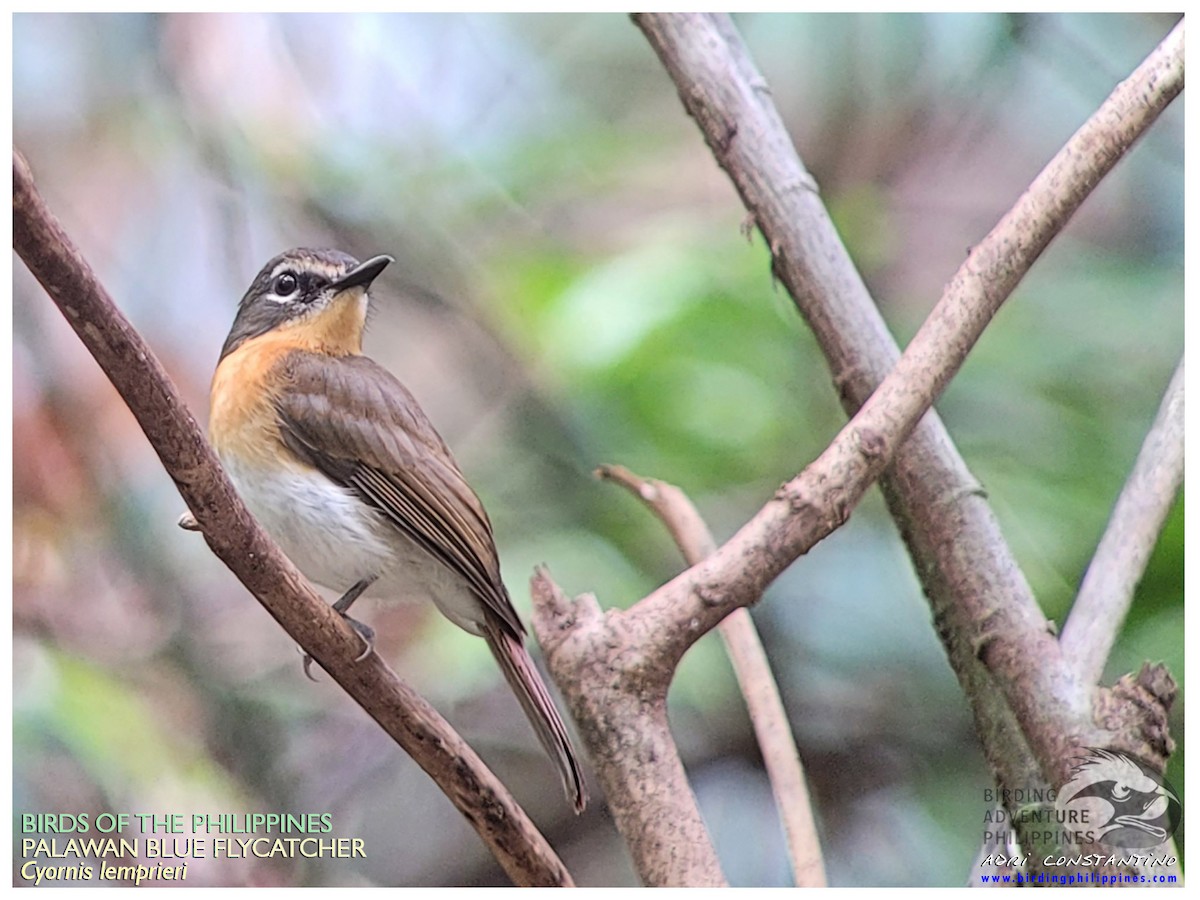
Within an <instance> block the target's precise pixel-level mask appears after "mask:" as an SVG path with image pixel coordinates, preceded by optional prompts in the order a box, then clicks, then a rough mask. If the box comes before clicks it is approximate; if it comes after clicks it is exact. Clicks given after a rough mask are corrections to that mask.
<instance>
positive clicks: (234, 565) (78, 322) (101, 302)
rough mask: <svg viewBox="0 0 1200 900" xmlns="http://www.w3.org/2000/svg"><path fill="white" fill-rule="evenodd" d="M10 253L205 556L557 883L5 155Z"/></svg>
mask: <svg viewBox="0 0 1200 900" xmlns="http://www.w3.org/2000/svg"><path fill="white" fill-rule="evenodd" d="M13 247H14V248H15V249H16V251H17V253H18V254H19V255H20V257H21V259H22V260H24V262H25V264H26V265H27V266H28V267H29V270H30V271H31V272H32V273H33V275H34V277H36V278H37V280H38V281H39V282H41V284H42V286H43V287H44V288H45V289H46V292H47V293H48V294H49V295H50V298H51V299H52V300H53V301H54V302H55V304H56V305H57V306H58V308H59V309H60V310H61V311H62V313H63V315H64V316H65V317H66V319H67V321H68V322H69V323H70V325H71V327H72V328H74V329H75V332H76V334H78V335H79V338H80V340H81V341H82V342H83V344H84V346H86V347H87V349H88V351H89V352H90V353H91V354H92V356H94V357H95V359H96V362H98V363H99V364H100V368H101V369H103V370H104V373H105V374H106V375H107V376H108V377H109V379H110V380H111V381H112V383H113V385H114V387H116V389H117V390H118V392H120V394H121V396H122V398H124V400H125V402H126V404H127V405H128V406H129V409H130V411H131V412H132V413H133V415H134V416H135V418H136V419H137V421H138V424H139V425H140V426H141V428H142V430H143V431H144V432H145V434H146V437H147V438H148V439H149V441H150V444H151V445H152V446H153V448H154V451H155V452H156V453H157V454H158V457H159V459H160V460H161V461H162V464H163V467H164V468H165V469H166V470H167V473H168V474H169V475H170V476H171V478H172V479H173V480H174V482H175V485H176V487H178V488H179V493H180V494H181V495H182V496H183V499H184V501H185V502H186V503H187V505H188V507H189V508H190V509H191V512H192V514H193V515H194V517H195V519H196V521H197V523H199V525H200V527H201V528H202V530H203V531H204V538H205V540H206V541H207V542H208V545H209V546H210V547H211V548H212V550H213V552H214V553H215V554H216V555H217V556H218V557H220V559H221V560H222V561H223V562H224V563H225V564H226V565H227V566H229V568H230V569H231V570H232V571H233V573H234V574H235V575H236V576H237V577H238V579H239V580H241V582H242V583H243V584H244V585H246V587H247V588H248V589H249V590H250V592H251V593H252V594H254V596H255V597H257V598H258V600H259V602H260V603H262V605H263V606H264V607H265V608H266V610H267V612H269V613H270V614H271V616H272V617H273V618H274V619H275V620H276V621H277V622H279V624H280V625H281V626H283V628H284V630H285V631H287V633H288V634H289V635H291V637H292V638H293V639H294V640H295V641H296V642H297V643H298V644H299V645H300V646H301V647H303V648H304V649H305V650H306V651H307V652H308V653H310V654H312V656H313V658H314V659H316V660H317V662H319V663H320V664H321V666H322V667H323V668H324V669H325V670H326V671H327V672H328V673H329V674H330V676H331V677H332V678H333V679H334V680H335V681H337V683H338V684H340V685H341V686H342V687H343V688H344V689H345V690H346V692H347V693H348V694H349V695H350V696H351V697H353V698H354V700H355V701H356V702H357V703H358V704H359V705H360V706H362V708H363V709H365V710H366V711H367V713H368V714H369V715H370V716H371V717H372V718H373V719H375V721H376V722H378V723H379V724H380V726H381V727H382V728H383V729H384V730H385V731H386V732H387V733H388V734H389V735H391V737H392V738H393V739H394V740H395V741H396V742H397V743H398V744H399V745H400V746H401V747H403V748H404V750H405V751H406V752H407V753H408V754H409V755H410V756H412V758H413V759H414V760H416V762H417V764H418V765H420V766H421V768H422V769H424V770H425V771H426V772H427V773H428V774H429V775H430V777H431V778H433V780H434V781H435V782H436V783H437V784H438V786H439V787H440V788H441V789H442V790H443V791H444V792H445V793H446V795H447V796H448V797H449V798H450V800H451V802H452V803H453V804H454V805H455V806H456V807H457V808H458V810H459V811H460V812H461V813H462V814H463V815H464V816H466V818H467V820H468V821H469V822H470V823H471V824H472V826H474V828H475V830H476V831H477V832H479V835H480V837H481V838H483V840H484V843H486V844H487V846H488V848H489V849H490V850H491V851H492V853H493V854H494V855H495V857H496V859H497V860H498V861H499V863H500V865H501V866H503V867H504V870H505V871H506V872H507V873H508V874H509V876H510V877H511V878H512V879H513V881H515V882H516V883H518V884H522V885H547V886H549V885H565V884H570V883H571V878H570V875H569V873H568V872H567V871H566V868H565V867H564V866H563V864H562V862H561V861H560V860H559V859H558V857H557V856H556V855H555V854H554V851H553V850H552V849H551V848H550V846H549V844H547V843H546V840H545V838H543V837H542V835H541V834H540V833H539V832H538V831H537V829H536V828H535V827H534V825H533V823H532V822H531V821H530V820H529V818H528V816H526V815H525V812H524V811H523V810H522V809H521V808H520V807H519V806H518V805H517V804H516V802H515V801H514V800H513V799H512V797H511V795H510V794H509V793H508V791H507V789H506V788H505V787H504V785H502V784H501V783H500V782H499V781H498V780H497V779H496V777H495V776H494V775H493V774H492V773H491V772H490V771H489V770H488V769H487V767H486V766H485V765H484V764H483V762H482V761H481V760H480V759H479V757H478V756H476V754H475V752H474V751H473V750H471V748H470V747H469V746H467V744H466V742H465V741H463V739H462V738H461V737H459V736H458V734H457V733H456V732H455V731H454V730H453V729H452V728H451V727H450V726H449V724H448V723H447V722H446V721H445V720H444V719H442V717H441V716H440V715H438V713H437V711H436V710H434V709H433V707H431V706H430V705H429V704H428V703H426V702H425V700H424V699H423V698H421V697H420V696H419V695H418V694H417V693H416V692H414V691H413V690H412V689H411V688H410V687H408V686H407V685H406V684H404V683H403V682H402V681H400V680H399V679H398V678H397V677H396V675H395V673H394V672H392V670H391V669H390V668H388V666H387V664H386V663H385V662H384V661H383V660H382V659H380V658H379V656H378V655H376V654H372V655H371V656H369V657H368V658H367V659H365V660H363V661H362V662H355V657H357V656H358V655H359V653H360V652H361V649H362V644H361V640H360V639H359V638H358V636H357V635H356V634H355V633H354V632H353V631H351V630H350V628H349V627H347V625H346V624H345V622H344V621H343V620H342V619H341V617H340V616H338V615H337V614H336V613H335V612H333V610H332V609H331V608H330V606H329V604H327V603H325V602H324V601H322V600H321V599H320V598H319V597H318V596H317V595H316V594H315V593H314V592H313V590H312V588H311V587H310V586H309V585H308V583H307V582H306V581H304V579H303V577H302V576H301V575H300V573H299V572H298V571H297V570H296V568H295V566H293V565H292V564H291V562H290V561H288V559H287V558H286V557H285V556H284V555H283V554H282V553H281V552H280V551H279V550H278V548H277V547H275V545H274V544H273V543H272V542H271V541H270V539H269V538H268V537H267V536H266V535H265V534H264V533H263V531H262V530H261V529H260V528H259V527H258V525H257V524H256V523H255V522H254V520H253V519H252V518H251V516H250V514H249V512H248V511H247V510H246V508H245V506H244V505H243V504H242V501H241V499H240V498H239V497H238V496H237V494H236V493H235V491H234V490H233V487H232V486H231V485H230V483H229V481H228V479H227V478H226V477H225V474H224V472H223V471H222V469H221V467H220V465H219V464H218V462H217V460H216V457H215V456H214V455H213V453H212V451H211V450H210V448H209V446H208V444H207V442H206V441H205V439H204V436H203V433H202V432H201V430H200V427H199V425H197V424H196V420H195V419H194V418H193V417H192V415H191V413H190V412H189V411H188V409H187V407H186V406H185V405H184V403H183V401H182V399H181V398H180V397H179V395H178V393H177V392H176V390H175V387H174V385H173V384H172V383H171V381H170V379H169V377H168V376H167V373H166V372H165V370H164V369H163V368H162V365H161V364H160V363H159V361H158V359H157V358H156V357H155V356H154V354H153V352H152V351H151V350H150V348H149V346H148V345H147V344H146V343H145V342H144V341H143V340H142V338H141V336H140V335H139V334H138V333H137V331H136V330H134V328H133V326H131V325H130V324H129V322H128V321H127V320H126V319H125V317H124V316H123V315H122V314H121V313H120V311H119V310H118V309H117V308H116V306H115V305H114V304H113V302H112V299H111V298H110V297H109V296H108V294H107V292H106V291H105V290H104V288H103V287H102V286H101V285H100V283H99V281H98V280H97V279H96V276H95V275H94V274H93V272H92V270H91V267H90V266H88V264H87V262H86V261H85V260H84V259H83V256H82V255H81V254H80V253H79V251H78V250H77V249H75V247H74V246H73V245H72V243H71V241H70V239H69V238H68V237H67V235H66V233H65V232H64V231H63V229H62V226H61V225H60V224H59V223H58V221H57V219H55V218H54V216H53V214H52V213H51V212H50V211H49V210H48V209H47V208H46V205H45V203H44V201H43V200H42V198H41V196H40V195H39V194H38V192H37V189H36V187H35V186H34V183H33V176H32V174H31V173H30V171H29V166H28V164H27V163H26V162H25V160H24V158H23V157H22V156H21V155H20V154H19V153H18V152H17V151H16V150H15V149H14V150H13Z"/></svg>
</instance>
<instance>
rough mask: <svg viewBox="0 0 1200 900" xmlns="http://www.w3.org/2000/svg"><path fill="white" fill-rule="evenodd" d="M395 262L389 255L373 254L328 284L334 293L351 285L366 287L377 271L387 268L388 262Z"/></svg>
mask: <svg viewBox="0 0 1200 900" xmlns="http://www.w3.org/2000/svg"><path fill="white" fill-rule="evenodd" d="M391 262H395V260H394V259H392V257H390V256H375V257H372V258H371V259H368V260H367V261H366V262H364V263H359V264H358V265H357V266H355V267H354V268H353V269H351V270H350V271H349V272H347V273H346V274H345V275H343V276H342V277H341V278H339V279H338V280H337V281H335V282H334V283H333V284H331V285H330V287H331V288H333V292H334V293H335V294H340V293H341V292H342V291H346V290H349V289H350V288H353V287H361V288H367V287H370V286H371V282H372V281H374V280H375V279H376V278H377V277H378V276H379V273H380V272H382V271H383V270H384V269H386V268H387V266H388V263H391Z"/></svg>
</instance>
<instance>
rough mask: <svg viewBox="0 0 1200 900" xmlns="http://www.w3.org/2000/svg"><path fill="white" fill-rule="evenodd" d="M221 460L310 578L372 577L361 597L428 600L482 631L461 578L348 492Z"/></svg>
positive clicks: (299, 474) (313, 476)
mask: <svg viewBox="0 0 1200 900" xmlns="http://www.w3.org/2000/svg"><path fill="white" fill-rule="evenodd" d="M222 462H224V464H225V468H226V471H227V472H228V473H229V477H230V479H231V480H232V481H233V483H234V486H235V487H237V489H238V493H239V494H241V496H242V499H243V500H244V501H245V503H246V506H247V507H249V509H250V512H252V513H253V514H254V517H255V518H256V519H258V521H259V523H260V524H261V525H262V527H263V528H264V529H265V530H266V531H267V533H268V534H269V535H271V537H272V538H273V539H274V541H275V543H277V544H278V545H279V547H280V549H281V550H283V552H284V553H285V554H287V556H288V558H289V559H290V560H291V561H292V562H293V563H295V565H296V568H298V569H299V570H300V571H301V572H303V573H304V576H305V577H306V578H308V579H309V580H310V581H313V582H316V583H317V584H320V585H322V586H324V587H327V588H329V589H331V590H333V591H336V592H338V593H339V594H341V593H344V592H345V591H347V590H349V589H350V588H351V587H353V586H354V585H355V584H356V583H357V582H359V581H361V580H362V579H364V578H372V577H373V578H375V582H374V583H373V584H372V585H371V586H370V587H369V588H368V589H367V591H366V592H365V593H364V595H363V596H365V597H376V598H379V599H383V600H391V601H396V600H413V601H422V600H431V601H433V603H435V604H436V605H437V607H438V608H439V609H440V610H441V611H442V613H443V614H445V615H446V616H447V618H449V619H450V620H451V621H452V622H454V623H455V624H456V625H458V626H459V627H461V628H464V629H466V630H467V631H469V632H471V633H473V634H479V633H480V631H479V627H478V626H477V625H476V624H475V623H476V621H478V620H479V618H480V616H481V613H480V611H479V610H480V601H479V600H478V599H477V598H476V597H475V596H474V594H473V592H472V591H471V589H470V587H469V586H468V585H467V583H466V581H465V580H464V579H463V578H462V577H461V576H459V575H458V574H457V573H455V572H454V571H453V570H451V569H450V568H448V567H447V566H445V565H443V564H442V563H441V562H440V561H439V560H437V559H435V558H434V557H432V556H430V555H429V554H428V553H426V552H425V550H423V549H422V548H421V547H419V546H417V545H416V544H415V543H414V542H413V541H412V540H411V539H410V538H408V537H407V536H406V535H404V534H403V533H401V532H400V531H399V530H397V529H396V528H395V526H393V525H391V524H390V523H389V522H388V521H387V520H386V519H385V517H384V516H383V515H382V514H381V513H378V512H376V511H374V510H372V509H370V508H369V507H367V506H366V505H365V504H364V503H363V501H362V500H360V499H359V498H358V497H357V496H355V495H354V493H353V492H352V491H350V490H348V489H347V488H344V487H341V486H340V485H337V484H335V483H334V482H332V481H330V480H329V479H328V478H326V477H325V476H324V475H322V474H321V473H320V472H317V471H316V470H312V469H299V468H294V469H287V470H283V471H281V472H278V473H270V474H264V473H263V472H262V471H261V470H257V469H256V470H253V471H250V470H249V469H247V468H243V466H242V465H240V464H239V462H238V461H237V460H236V459H228V460H226V459H223V460H222Z"/></svg>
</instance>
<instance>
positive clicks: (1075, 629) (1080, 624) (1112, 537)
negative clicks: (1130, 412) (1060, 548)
mask: <svg viewBox="0 0 1200 900" xmlns="http://www.w3.org/2000/svg"><path fill="white" fill-rule="evenodd" d="M1183 380H1184V379H1183V360H1182V359H1181V360H1180V361H1179V367H1178V368H1176V370H1175V374H1174V376H1173V377H1172V378H1171V383H1170V385H1169V386H1168V387H1167V392H1166V394H1165V395H1164V397H1163V400H1162V404H1161V405H1160V406H1159V409H1158V415H1157V416H1156V417H1155V419H1154V424H1153V425H1152V426H1151V428H1150V431H1149V432H1148V433H1147V434H1146V439H1145V440H1144V441H1143V442H1142V449H1141V450H1140V451H1139V453H1138V457H1137V460H1136V461H1135V462H1134V464H1133V471H1132V472H1130V473H1129V478H1128V480H1127V481H1126V482H1125V486H1124V487H1123V488H1122V489H1121V495H1120V496H1119V497H1118V498H1117V503H1116V506H1115V507H1113V512H1112V518H1111V519H1109V522H1108V527H1107V528H1106V529H1105V531H1104V536H1103V537H1102V538H1101V539H1100V543H1099V545H1098V546H1097V547H1096V553H1095V555H1094V556H1093V557H1092V562H1091V565H1089V566H1088V570H1087V573H1086V574H1085V575H1084V577H1083V583H1082V584H1081V585H1080V587H1079V594H1078V596H1077V597H1076V598H1075V603H1074V605H1073V606H1072V607H1071V614H1070V616H1069V617H1068V618H1067V621H1066V624H1065V625H1064V626H1063V632H1062V637H1061V638H1059V643H1060V644H1061V645H1062V648H1063V653H1064V654H1065V655H1066V657H1067V659H1068V660H1069V661H1070V663H1071V665H1072V666H1074V668H1075V671H1076V673H1077V674H1078V675H1079V680H1080V681H1081V682H1083V683H1084V684H1085V685H1092V684H1095V683H1097V682H1098V681H1099V680H1100V678H1101V677H1102V676H1103V675H1104V664H1105V662H1106V661H1107V660H1108V654H1109V652H1110V651H1111V650H1112V646H1113V644H1114V643H1115V642H1116V640H1117V635H1118V634H1120V633H1121V626H1122V624H1123V623H1124V622H1125V616H1126V615H1127V614H1128V612H1129V607H1130V605H1131V604H1132V603H1133V591H1134V588H1136V587H1137V584H1138V582H1139V581H1141V579H1142V574H1143V573H1144V572H1145V571H1146V564H1147V563H1148V562H1149V561H1150V554H1151V552H1153V550H1154V545H1155V544H1156V543H1157V542H1158V535H1159V532H1160V531H1162V527H1163V523H1164V522H1165V521H1166V519H1167V513H1169V512H1170V511H1171V504H1173V503H1174V502H1175V497H1176V495H1177V494H1178V493H1179V486H1180V485H1181V484H1183Z"/></svg>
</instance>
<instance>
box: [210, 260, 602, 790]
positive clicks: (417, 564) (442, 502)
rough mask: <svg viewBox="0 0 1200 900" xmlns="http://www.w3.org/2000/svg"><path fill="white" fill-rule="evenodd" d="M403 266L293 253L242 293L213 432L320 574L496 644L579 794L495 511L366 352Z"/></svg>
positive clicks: (250, 491) (291, 551) (227, 459)
mask: <svg viewBox="0 0 1200 900" xmlns="http://www.w3.org/2000/svg"><path fill="white" fill-rule="evenodd" d="M390 262H392V258H391V257H390V256H376V257H374V258H373V259H369V260H367V261H366V262H364V263H359V262H358V260H356V259H354V257H352V256H349V255H347V254H345V253H341V252H338V251H336V250H309V249H296V250H289V251H288V252H286V253H283V254H280V255H279V256H277V257H275V258H274V259H272V260H271V261H270V262H268V263H267V264H266V265H265V266H264V267H263V269H262V271H261V272H259V273H258V275H257V277H255V279H254V282H253V283H252V284H251V285H250V289H249V290H248V291H246V295H245V296H244V297H243V298H242V301H241V303H240V304H239V305H238V311H237V316H236V317H235V318H234V320H233V327H232V328H231V329H230V332H229V337H228V338H226V340H225V346H224V347H222V349H221V359H220V361H219V362H218V364H217V370H216V373H215V374H214V375H213V382H212V393H211V398H210V399H211V408H210V416H209V436H210V438H211V441H212V444H213V447H214V448H215V449H216V452H217V455H218V456H219V457H220V459H221V462H222V464H223V465H224V466H225V469H226V471H227V472H228V473H229V477H230V478H231V479H232V481H233V483H234V485H235V486H236V487H237V489H238V492H239V493H240V494H241V496H242V498H243V500H244V501H245V503H246V505H247V506H248V507H249V508H250V511H251V512H252V513H253V514H254V516H255V518H257V519H258V521H259V523H261V525H262V526H263V528H264V529H266V531H267V533H268V534H270V535H271V537H272V538H274V540H275V542H276V543H278V544H279V546H280V547H281V548H282V549H283V551H284V553H286V554H287V556H288V557H289V558H290V559H291V560H292V562H293V563H295V564H296V567H297V568H299V569H300V571H301V572H303V573H304V574H305V576H306V577H308V578H309V579H310V580H312V581H315V582H316V583H318V584H321V585H324V586H325V587H328V588H330V589H332V590H335V591H344V592H345V593H343V594H342V596H341V599H339V600H338V601H337V602H336V603H335V604H334V608H335V609H336V610H337V611H338V612H339V613H341V614H342V615H343V616H344V617H345V618H346V619H347V621H348V622H349V623H350V624H351V625H353V626H354V627H355V628H356V630H357V631H358V632H359V634H360V635H362V636H363V639H364V643H365V646H366V650H365V651H364V654H363V655H364V656H365V655H367V654H369V653H370V652H371V648H372V644H371V640H372V636H373V632H372V631H371V629H369V628H368V627H367V626H365V625H363V624H362V623H359V622H357V621H355V620H353V619H351V618H350V617H349V616H348V615H347V613H348V611H349V609H350V606H351V604H353V603H354V601H355V600H356V599H358V597H360V596H364V595H365V596H368V597H379V598H382V599H388V600H408V599H412V600H425V599H428V600H432V601H433V603H434V604H435V605H436V606H437V608H438V609H439V610H441V611H442V613H443V614H444V615H445V616H446V617H447V618H448V619H450V621H452V622H453V623H454V624H455V625H458V626H459V627H460V628H463V629H465V630H466V631H469V632H470V633H471V634H475V635H480V636H481V637H483V638H484V640H486V641H487V644H488V647H490V648H491V651H492V655H493V656H495V658H496V661H497V662H498V663H499V664H500V668H501V670H503V672H504V677H505V678H506V679H507V681H508V683H509V685H510V686H511V687H512V689H513V691H514V693H516V695H517V699H518V700H519V701H520V703H521V706H522V708H523V709H524V710H525V714H526V716H528V717H529V721H530V722H531V723H532V725H533V728H534V731H535V732H536V733H537V736H538V738H539V740H540V741H541V743H542V746H543V747H545V749H546V752H547V753H548V754H549V755H550V757H551V758H552V759H553V760H554V761H555V763H556V764H557V765H558V768H559V771H560V773H561V775H562V780H563V785H564V788H565V790H566V793H567V798H568V800H569V801H570V802H571V803H572V804H573V805H574V807H575V811H576V812H580V811H582V810H583V808H584V806H585V804H586V803H587V793H586V788H585V786H584V782H583V776H582V774H581V772H580V769H579V763H578V761H577V759H576V757H575V752H574V749H573V748H572V746H571V741H570V738H569V737H568V736H567V731H566V727H565V726H564V725H563V721H562V718H561V717H560V716H559V714H558V710H557V709H556V708H555V706H554V701H553V700H551V698H550V694H549V692H548V691H547V689H546V685H545V684H544V683H543V681H542V679H541V677H540V676H539V675H538V671H537V669H536V668H535V667H534V664H533V660H532V659H530V657H529V653H528V652H527V651H526V649H525V644H524V636H525V628H524V626H523V625H522V624H521V620H520V618H519V617H518V616H517V611H516V610H515V609H514V608H513V605H512V601H511V600H510V599H509V596H508V591H507V590H506V589H505V587H504V583H503V582H502V581H501V580H500V563H499V559H498V558H497V554H496V545H495V542H494V540H493V537H492V526H491V522H489V521H488V516H487V513H486V512H484V509H483V505H482V504H481V503H480V502H479V498H478V497H477V496H476V495H475V492H474V491H473V490H472V489H471V486H470V485H469V484H467V481H466V479H465V478H464V477H463V474H462V472H461V471H459V468H458V465H457V464H456V463H455V461H454V457H453V456H452V455H451V454H450V450H449V449H448V448H447V447H446V444H445V442H444V441H443V440H442V438H441V437H440V436H439V435H438V433H437V432H436V431H435V430H434V428H433V425H431V424H430V422H429V419H428V418H426V416H425V413H424V412H423V411H422V410H421V407H420V406H419V405H418V404H417V401H416V400H415V399H414V398H413V396H412V394H410V393H409V392H408V389H407V388H405V387H404V385H402V384H401V383H400V382H399V381H398V380H396V378H395V377H394V376H393V375H392V374H391V373H390V372H388V371H387V370H386V369H384V368H383V367H382V366H380V365H379V364H377V363H376V362H375V361H374V360H371V359H369V358H368V357H366V356H364V355H363V354H362V337H363V329H364V327H365V325H366V317H367V307H368V304H369V302H370V297H369V294H368V290H369V288H370V286H371V282H372V281H374V280H375V278H376V277H377V276H378V275H379V273H380V272H382V271H383V270H384V269H385V268H386V267H387V265H388V264H389V263H390Z"/></svg>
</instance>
